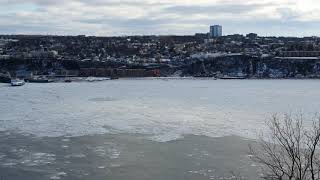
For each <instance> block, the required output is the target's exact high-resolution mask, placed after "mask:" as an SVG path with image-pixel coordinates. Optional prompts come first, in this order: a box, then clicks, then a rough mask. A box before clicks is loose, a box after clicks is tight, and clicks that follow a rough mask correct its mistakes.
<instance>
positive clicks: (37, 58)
mask: <svg viewBox="0 0 320 180" xmlns="http://www.w3.org/2000/svg"><path fill="white" fill-rule="evenodd" d="M230 57H234V58H230ZM238 57H241V60H240V61H248V62H250V63H246V62H245V63H237V62H236V61H237V60H235V59H237V58H238ZM319 57H320V39H319V38H318V37H304V38H298V37H260V36H258V35H257V34H255V33H250V34H247V35H241V34H234V35H224V36H223V33H222V26H220V25H214V26H211V27H210V31H209V33H203V34H202V33H197V34H195V35H194V36H123V37H95V36H85V35H80V36H40V35H39V36H37V35H0V73H1V72H6V73H7V72H10V73H11V74H14V73H17V72H26V73H27V72H30V71H31V72H32V73H33V74H58V75H61V74H68V72H70V73H71V72H72V74H74V75H83V76H87V75H88V76H89V75H96V74H99V72H102V73H100V74H103V76H106V75H112V73H111V72H119V73H118V74H122V76H128V77H130V76H134V77H136V76H137V77H140V76H162V75H164V76H170V75H172V74H175V75H176V74H177V72H180V74H179V75H181V76H182V75H186V76H187V75H191V76H195V75H199V74H200V75H203V76H209V75H210V76H211V75H213V76H215V75H217V74H221V75H222V76H226V75H229V76H231V75H232V76H236V75H237V74H245V75H247V76H249V74H250V73H251V74H252V73H253V74H255V76H257V75H259V73H260V74H261V72H264V71H268V73H269V75H262V76H269V77H271V76H272V77H274V74H272V72H276V73H275V74H279V72H278V71H281V73H282V74H284V75H283V76H284V77H285V76H286V74H290V73H291V74H292V73H293V74H294V75H292V76H295V74H302V76H306V74H307V73H313V72H314V71H312V72H309V70H303V68H302V70H301V68H300V65H299V63H300V61H301V62H304V63H307V64H308V63H310V61H311V60H312V63H311V64H310V65H308V66H312V67H313V68H317V65H318V64H319V63H320V59H319ZM230 59H231V60H230ZM232 59H233V60H232ZM216 60H219V61H226V62H223V63H222V64H224V65H225V67H226V68H229V66H230V64H236V65H238V66H239V67H238V68H236V67H233V66H236V65H232V67H231V66H230V68H229V70H224V66H223V67H221V69H217V67H220V66H219V65H215V64H214V63H209V64H211V66H215V67H209V68H208V67H206V64H208V63H207V62H208V61H211V62H214V61H216ZM266 60H268V61H267V62H266ZM283 61H286V62H290V63H291V64H292V63H293V64H298V65H293V66H292V67H291V65H290V67H291V68H293V69H294V70H295V71H297V72H291V71H293V70H292V69H289V70H288V69H287V70H286V69H285V68H283V67H282V65H281V68H280V69H279V70H274V69H272V68H271V66H274V64H277V62H278V63H280V64H281V63H283ZM298 61H299V62H298ZM228 62H229V64H228ZM199 63H204V65H201V66H204V67H205V69H207V70H206V71H203V72H198V71H197V72H195V70H193V71H194V72H192V70H190V69H192V68H190V67H191V66H192V67H194V66H196V65H195V64H199ZM243 64H245V66H248V67H245V68H244V67H241V65H243ZM295 66H297V68H295ZM288 67H289V65H288ZM102 69H104V70H102ZM200 69H201V68H200ZM202 69H203V68H202ZM248 69H251V71H254V72H250V73H248V72H249V70H248ZM271 69H272V70H271ZM284 69H285V70H284ZM305 69H306V68H305ZM307 69H308V68H307ZM95 70H96V72H95ZM230 71H234V73H231V75H230ZM287 71H288V72H287ZM289 71H290V72H289ZM300 71H301V72H302V71H307V72H304V73H301V72H300ZM62 72H63V73H62ZM120 72H121V73H120ZM226 72H228V73H226ZM270 73H271V75H270ZM281 73H280V74H281ZM124 74H125V75H124ZM262 74H264V73H262ZM116 75H117V74H116ZM250 76H251V75H250ZM259 76H260V75H259Z"/></svg>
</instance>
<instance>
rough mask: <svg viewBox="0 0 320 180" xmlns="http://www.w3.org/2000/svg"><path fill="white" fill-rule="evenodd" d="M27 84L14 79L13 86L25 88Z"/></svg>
mask: <svg viewBox="0 0 320 180" xmlns="http://www.w3.org/2000/svg"><path fill="white" fill-rule="evenodd" d="M24 84H25V82H24V80H20V79H12V80H11V86H23V85H24Z"/></svg>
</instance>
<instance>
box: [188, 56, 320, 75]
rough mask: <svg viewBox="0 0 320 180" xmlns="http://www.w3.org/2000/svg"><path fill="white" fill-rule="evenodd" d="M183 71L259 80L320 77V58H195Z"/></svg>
mask: <svg viewBox="0 0 320 180" xmlns="http://www.w3.org/2000/svg"><path fill="white" fill-rule="evenodd" d="M192 61H193V62H192V63H190V64H189V65H188V66H187V67H186V68H185V69H184V71H183V72H184V75H191V76H223V75H227V76H235V77H248V78H250V77H256V78H318V77H320V59H317V58H277V57H268V58H258V57H252V56H246V55H234V56H224V57H216V58H206V59H193V60H192Z"/></svg>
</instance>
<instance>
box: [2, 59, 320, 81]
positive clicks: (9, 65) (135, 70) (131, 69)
mask: <svg viewBox="0 0 320 180" xmlns="http://www.w3.org/2000/svg"><path fill="white" fill-rule="evenodd" d="M1 69H2V70H4V71H7V72H10V73H11V74H13V75H14V74H15V73H16V72H17V71H21V70H23V71H27V72H33V73H38V74H50V73H51V72H54V73H56V74H65V72H67V73H66V74H68V73H69V74H70V73H71V72H72V73H71V74H76V73H73V72H80V73H79V75H83V74H84V75H85V74H90V76H94V75H108V74H110V73H108V72H107V70H110V69H111V70H117V69H123V70H122V71H120V70H119V73H118V71H117V76H121V77H122V76H124V77H136V76H138V77H144V76H172V75H173V76H177V75H181V76H195V77H223V76H232V77H242V78H320V59H318V58H315V57H309V58H308V57H305V58H303V57H299V58H289V57H287V58H284V57H265V58H261V57H254V56H246V55H241V54H237V55H224V56H217V57H205V58H199V57H197V58H192V59H188V60H187V61H186V62H184V63H181V64H180V65H175V66H173V65H167V64H153V65H132V64H125V63H115V62H104V63H102V62H94V61H88V62H81V61H60V60H16V59H11V60H6V61H4V60H3V61H1V62H0V70H1ZM83 69H90V72H91V73H87V72H86V71H82V70H83ZM101 69H103V71H102V70H101ZM81 72H84V73H83V74H81ZM101 72H102V73H101ZM177 72H179V73H177Z"/></svg>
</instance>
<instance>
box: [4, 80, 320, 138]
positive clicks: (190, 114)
mask: <svg viewBox="0 0 320 180" xmlns="http://www.w3.org/2000/svg"><path fill="white" fill-rule="evenodd" d="M319 89H320V81H319V80H226V81H223V80H216V81H215V80H193V79H185V80H179V79H175V80H174V79H173V80H159V79H157V80H156V79H135V80H133V79H131V80H117V81H105V82H97V83H70V84H65V83H52V84H26V85H25V86H22V87H10V86H8V85H6V84H1V85H0V131H13V132H16V133H26V134H32V135H35V136H39V137H59V136H83V135H96V134H104V133H135V134H143V135H147V136H148V137H149V138H150V139H152V140H155V141H161V142H164V141H170V140H174V139H177V138H181V137H183V136H184V135H189V134H190V135H206V136H210V137H220V136H226V135H239V136H243V137H252V138H254V137H255V135H256V134H257V133H258V132H259V131H260V130H262V129H263V128H264V123H265V119H266V118H267V117H268V116H270V114H272V113H286V112H300V111H301V112H305V113H307V114H312V113H316V112H317V111H318V110H319V109H320V91H319Z"/></svg>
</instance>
